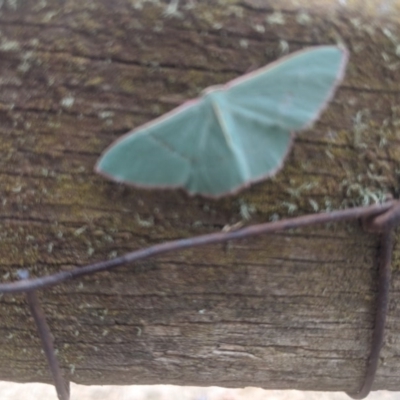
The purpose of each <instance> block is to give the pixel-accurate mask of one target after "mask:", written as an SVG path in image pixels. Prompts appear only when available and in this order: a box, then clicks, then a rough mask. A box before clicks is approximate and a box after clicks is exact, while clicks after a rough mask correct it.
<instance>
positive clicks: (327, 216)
mask: <svg viewBox="0 0 400 400" xmlns="http://www.w3.org/2000/svg"><path fill="white" fill-rule="evenodd" d="M394 204H396V202H394V201H389V202H387V203H384V204H374V205H371V206H367V207H355V208H349V209H346V210H338V211H332V212H325V213H319V214H310V215H304V216H302V217H296V218H288V219H284V220H281V221H275V222H268V223H265V224H258V225H252V226H249V227H247V228H243V229H240V230H237V231H231V232H218V233H210V234H206V235H200V236H195V237H192V238H188V239H180V240H172V241H170V242H165V243H160V244H156V245H154V246H150V247H147V248H145V249H140V250H136V251H133V252H130V253H127V254H124V255H122V256H120V257H116V258H113V259H112V260H106V261H101V262H98V263H95V264H90V265H86V266H84V267H76V268H74V269H72V270H71V271H63V272H58V273H56V274H53V275H47V276H43V277H41V278H34V279H25V280H23V281H17V282H12V283H3V284H0V293H18V292H26V291H29V290H37V289H43V288H45V287H50V286H54V285H57V284H60V283H61V282H64V281H67V280H70V279H74V278H78V277H80V276H83V275H88V274H93V273H95V272H100V271H106V270H110V269H112V268H115V267H119V266H121V265H125V264H128V263H132V262H134V261H139V260H144V259H146V258H149V257H154V256H157V255H159V254H164V253H169V252H172V251H178V250H183V249H186V248H189V247H198V246H204V245H206V244H215V243H222V242H227V241H229V240H237V239H244V238H247V237H250V236H257V235H261V234H267V233H273V232H279V231H283V230H286V229H294V228H301V227H303V226H309V225H316V224H324V223H327V222H338V221H348V220H352V219H357V218H368V217H373V216H378V215H379V214H382V213H384V212H385V211H388V210H389V209H390V208H391V207H393V205H394Z"/></svg>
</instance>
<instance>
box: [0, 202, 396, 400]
mask: <svg viewBox="0 0 400 400" xmlns="http://www.w3.org/2000/svg"><path fill="white" fill-rule="evenodd" d="M358 218H361V219H362V220H363V222H364V227H365V228H366V229H367V230H369V231H372V232H375V233H380V234H381V249H380V266H379V283H378V298H377V310H376V318H375V326H374V331H373V337H372V343H371V353H370V356H369V358H368V364H367V371H366V375H365V379H364V382H363V385H362V387H361V389H360V391H359V392H358V393H356V394H351V393H347V394H348V395H349V396H350V397H352V398H354V399H363V398H364V397H366V396H368V394H369V392H370V391H371V388H372V384H373V382H374V379H375V375H376V371H377V368H378V364H379V354H380V350H381V347H382V345H383V339H384V330H385V321H386V315H387V309H388V297H389V285H390V263H391V256H392V249H393V229H394V228H395V227H396V226H397V225H398V224H399V223H400V201H394V200H393V201H388V202H386V203H384V204H375V205H372V206H366V207H355V208H351V209H347V210H339V211H332V212H329V213H319V214H311V215H305V216H302V217H297V218H290V219H285V220H281V221H276V222H269V223H265V224H259V225H253V226H249V227H247V228H244V229H240V230H237V231H231V232H218V233H211V234H206V235H201V236H196V237H193V238H188V239H180V240H174V241H170V242H165V243H161V244H157V245H154V246H151V247H148V248H146V249H140V250H137V251H133V252H130V253H127V254H125V255H123V256H120V257H116V258H114V259H112V260H107V261H101V262H98V263H94V264H90V265H87V266H84V267H76V268H74V269H73V270H71V271H64V272H59V273H56V274H53V275H48V276H44V277H40V278H34V279H29V274H28V272H27V271H20V277H21V278H22V280H20V281H17V282H12V283H5V284H0V293H17V292H25V294H26V299H27V301H28V305H29V309H30V311H31V313H32V315H33V318H34V320H35V323H36V326H37V328H38V332H39V336H40V339H41V342H42V345H43V349H44V351H45V354H46V357H47V360H48V363H49V367H50V370H51V373H52V375H53V380H54V382H55V386H56V391H57V395H58V398H59V399H60V400H69V383H67V382H66V381H65V380H64V378H63V376H62V372H61V369H60V367H59V365H58V362H57V358H56V356H55V352H54V347H53V339H52V336H51V333H50V329H49V327H48V325H47V322H46V319H45V316H44V312H43V310H42V309H41V307H40V304H39V300H38V298H37V296H36V292H35V291H36V290H38V289H43V288H46V287H50V286H54V285H57V284H60V283H62V282H64V281H67V280H69V279H74V278H77V277H80V276H83V275H87V274H92V273H95V272H100V271H106V270H110V269H112V268H115V267H118V266H121V265H125V264H128V263H131V262H134V261H138V260H143V259H145V258H149V257H154V256H156V255H159V254H164V253H168V252H171V251H178V250H183V249H185V248H190V247H198V246H204V245H207V244H214V243H222V242H226V241H230V240H235V239H243V238H247V237H250V236H256V235H261V234H268V233H273V232H279V231H283V230H286V229H294V228H300V227H303V226H309V225H316V224H323V223H328V222H334V221H335V222H337V221H346V220H352V219H358Z"/></svg>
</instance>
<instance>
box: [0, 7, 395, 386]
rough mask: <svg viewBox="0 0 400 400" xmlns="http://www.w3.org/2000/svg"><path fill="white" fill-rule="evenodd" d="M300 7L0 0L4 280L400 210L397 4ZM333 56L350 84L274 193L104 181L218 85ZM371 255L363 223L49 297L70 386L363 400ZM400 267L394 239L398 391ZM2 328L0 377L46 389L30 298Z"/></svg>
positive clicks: (187, 259) (93, 282)
mask: <svg viewBox="0 0 400 400" xmlns="http://www.w3.org/2000/svg"><path fill="white" fill-rule="evenodd" d="M274 3H275V2H271V4H274ZM299 3H300V5H298V4H296V5H291V4H290V3H289V2H285V1H283V2H279V7H281V9H273V7H272V6H269V5H268V2H267V1H260V0H259V1H256V0H243V1H228V0H222V1H219V2H213V1H195V0H192V1H187V2H184V1H181V2H180V3H179V4H178V7H177V8H174V3H173V2H172V3H171V4H169V5H168V3H167V2H157V1H139V0H131V1H128V0H113V1H111V0H97V1H95V2H85V1H76V0H67V1H63V2H59V1H47V2H45V1H43V2H37V1H33V0H26V1H24V2H22V1H20V2H18V1H12V0H8V1H5V2H4V3H2V8H1V9H0V32H1V35H0V88H1V90H0V121H1V123H0V135H1V144H0V150H1V154H2V157H1V159H0V183H1V193H2V204H1V209H0V216H1V218H0V225H1V229H0V238H1V240H0V256H1V258H0V276H2V281H4V282H5V281H11V280H14V279H16V277H15V272H16V271H17V270H18V269H20V268H26V269H28V270H29V271H30V273H31V275H33V276H43V275H47V274H51V273H55V272H58V271H60V270H68V269H71V268H72V267H73V266H76V265H78V266H79V265H85V264H88V263H91V262H94V261H99V260H102V259H105V258H108V257H115V256H116V255H120V254H123V253H124V252H127V251H131V250H134V249H138V248H141V247H144V246H148V245H151V244H154V243H160V242H163V241H166V240H170V239H175V238H184V237H190V236H193V235H198V234H202V233H207V232H216V231H219V230H221V229H222V228H223V227H224V226H226V225H233V224H235V223H238V222H241V221H242V222H243V223H245V224H252V223H257V222H266V221H268V220H270V219H274V218H277V217H279V218H285V217H290V216H295V215H302V214H306V213H313V212H318V211H321V210H333V209H339V208H344V207H351V206H354V205H360V204H367V203H373V202H374V201H376V200H378V199H382V198H383V197H384V195H385V194H387V193H391V194H392V195H394V196H397V195H398V194H399V175H400V166H399V160H400V146H399V144H400V135H399V131H398V126H399V122H400V102H399V98H400V97H399V94H400V93H399V90H400V83H399V82H400V79H399V77H400V72H399V68H400V62H399V46H400V44H399V43H400V42H399V40H400V39H399V38H400V30H399V22H398V21H397V20H395V19H393V18H394V17H393V15H395V12H394V11H395V10H396V9H397V7H398V3H397V2H392V3H390V2H386V3H384V2H382V3H379V4H378V3H373V2H371V3H373V4H374V6H375V8H374V9H373V10H372V11H373V12H374V16H370V15H368V14H367V13H366V12H367V11H368V10H366V8H363V11H364V13H363V14H361V11H360V10H358V9H357V6H354V7H355V8H353V9H350V8H345V7H344V6H340V4H339V3H338V5H336V6H333V5H332V4H331V3H330V2H325V3H324V6H321V2H317V3H315V4H312V3H311V2H309V1H307V0H302V1H300V2H299ZM368 3H370V2H368ZM389 3H390V4H389ZM317 4H318V5H319V6H320V7H318V6H317ZM369 7H373V6H372V5H371V4H370V5H369ZM385 7H386V8H385ZM379 13H380V14H379ZM337 42H341V43H343V44H345V45H346V46H347V47H348V49H349V50H350V53H351V59H350V63H349V66H348V68H347V74H346V78H345V80H344V82H343V84H342V86H341V87H340V89H339V90H338V93H337V95H336V96H335V98H334V100H333V101H332V102H331V104H330V106H329V108H328V109H327V111H326V112H325V113H324V114H323V116H322V118H321V120H320V121H319V122H318V123H317V124H316V126H315V127H314V129H312V130H309V131H307V132H304V133H300V134H298V135H296V141H295V145H294V147H293V150H292V152H291V154H290V157H289V159H288V160H287V162H286V164H285V167H284V169H283V170H282V171H280V172H279V174H278V175H277V176H276V177H275V178H274V179H272V180H269V181H266V182H264V183H261V184H257V185H254V186H253V187H252V188H250V189H248V190H245V191H243V192H241V193H240V194H239V195H237V196H231V197H226V198H223V199H220V200H205V199H203V198H201V197H188V196H187V195H186V194H185V193H183V192H181V191H179V190H176V191H146V190H138V189H133V188H129V187H126V186H123V185H118V184H115V183H113V182H109V181H107V180H105V179H104V178H102V177H100V176H98V175H96V174H95V173H94V172H93V167H94V164H95V162H96V160H97V158H98V157H99V155H100V153H101V152H102V151H103V150H104V149H105V148H106V147H107V146H108V145H109V144H110V143H111V142H112V141H113V140H115V139H116V138H117V137H119V136H120V135H121V134H123V133H125V132H127V131H129V130H130V129H132V128H134V127H136V126H139V125H140V124H142V123H144V122H146V121H149V120H150V119H152V118H154V117H156V116H158V115H160V114H162V113H164V112H166V111H168V110H170V109H171V108H173V107H175V106H176V105H178V104H180V103H182V102H183V101H184V100H185V99H187V98H192V97H195V96H197V95H198V94H199V93H200V92H201V90H202V89H204V88H206V87H207V86H210V85H213V84H217V83H224V82H226V81H228V80H229V79H232V78H234V77H237V76H239V75H240V74H242V73H245V72H247V71H248V70H249V69H253V68H257V67H260V66H263V65H265V64H267V63H269V62H271V61H273V60H275V59H277V58H279V57H280V56H281V55H282V54H283V53H285V52H286V51H290V52H292V51H295V50H298V49H300V48H304V47H308V46H314V45H318V44H327V43H337ZM378 243H379V239H378V237H377V236H375V235H371V234H367V233H364V232H363V231H362V229H361V228H360V226H359V224H358V222H357V221H354V222H351V223H347V224H331V225H328V226H321V227H312V228H311V227H310V228H308V229H301V230H300V229H299V230H295V231H291V232H285V233H280V234H277V235H269V236H262V237H257V238H250V239H248V240H242V241H238V242H231V243H229V244H228V245H214V246H207V247H204V248H198V249H189V250H185V251H182V252H177V253H173V254H172V253H171V254H166V255H164V256H159V257H157V258H155V259H150V260H148V261H144V262H140V263H137V264H135V265H130V266H127V267H122V268H118V269H116V270H114V271H111V272H107V273H101V274H97V275H92V276H87V277H85V278H82V279H79V280H77V281H71V282H68V283H65V284H62V285H60V286H56V287H53V288H51V289H48V290H44V291H41V292H40V293H39V295H40V298H41V300H42V302H43V308H44V310H45V312H46V315H47V318H48V322H49V325H50V327H51V329H52V333H53V335H54V337H55V345H56V347H57V349H58V357H59V360H60V363H61V366H62V367H63V369H64V372H65V374H66V375H67V377H68V379H70V380H72V381H74V382H76V383H80V384H158V383H169V384H179V385H198V386H202V385H204V386H210V385H218V386H226V387H242V386H258V387H263V388H267V389H301V390H325V391H329V390H346V391H351V392H354V391H357V390H358V389H359V387H360V386H361V383H362V381H363V377H364V374H365V370H366V362H367V358H368V355H369V351H370V342H371V334H372V328H373V323H374V316H375V304H376V303H375V302H376V289H377V286H376V277H377V248H378ZM398 263H399V248H398V245H397V246H395V250H394V256H393V275H392V284H391V294H390V312H389V317H388V323H387V329H386V343H385V346H384V348H383V349H382V362H381V364H380V366H379V370H378V375H377V378H376V381H375V385H374V389H388V390H400V383H399V380H398V378H397V376H398V370H399V367H400V361H399V354H400V341H399V337H398V334H397V332H398V331H399V329H400V306H399V303H400V294H399V289H398V288H399V286H400V274H399V272H398V265H399V264H398ZM0 316H1V317H0V329H1V332H2V334H1V335H0V379H2V380H11V381H16V382H27V381H37V382H50V381H51V379H50V375H49V373H48V369H47V364H46V360H45V358H44V355H43V353H42V352H41V347H40V342H39V339H38V337H37V332H36V328H35V326H34V323H33V320H32V318H31V317H30V315H29V312H28V308H27V305H26V303H25V299H24V296H23V295H22V294H21V295H3V296H2V297H1V299H0Z"/></svg>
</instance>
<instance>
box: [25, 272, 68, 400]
mask: <svg viewBox="0 0 400 400" xmlns="http://www.w3.org/2000/svg"><path fill="white" fill-rule="evenodd" d="M19 274H20V276H21V277H22V278H24V277H25V276H26V277H28V276H29V275H28V271H26V270H24V271H19ZM25 295H26V300H27V302H28V306H29V310H30V312H31V314H32V316H33V319H34V321H35V324H36V327H37V330H38V334H39V337H40V341H41V342H42V346H43V350H44V353H45V355H46V357H47V362H48V363H49V368H50V372H51V374H52V376H53V380H54V386H55V387H56V392H57V396H58V398H59V400H69V383H67V382H66V381H65V380H64V377H63V374H62V371H61V369H60V366H59V364H58V361H57V357H56V354H55V351H54V346H53V336H52V334H51V332H50V328H49V325H48V324H47V321H46V317H45V315H44V312H43V309H42V307H41V306H40V302H39V299H38V297H37V295H36V291H34V290H31V291H27V292H25Z"/></svg>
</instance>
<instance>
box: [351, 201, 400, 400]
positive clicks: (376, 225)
mask: <svg viewBox="0 0 400 400" xmlns="http://www.w3.org/2000/svg"><path fill="white" fill-rule="evenodd" d="M399 219H400V203H397V204H395V205H394V206H393V207H392V208H391V209H390V210H389V211H387V212H386V213H384V214H381V215H379V216H377V217H375V218H374V219H372V220H369V221H366V226H365V228H366V230H369V231H371V232H380V233H381V243H380V251H379V278H378V297H377V300H376V313H375V325H374V330H373V333H372V342H371V353H370V355H369V358H368V362H367V371H366V373H365V378H364V382H363V384H362V386H361V389H360V390H359V392H358V393H347V395H348V396H350V397H351V398H353V399H363V398H365V397H367V396H368V395H369V393H370V392H371V389H372V385H373V383H374V380H375V376H376V371H377V369H378V365H379V355H380V351H381V348H382V346H383V341H384V333H385V324H386V316H387V312H388V306H389V287H390V275H391V267H390V265H391V262H392V252H393V229H394V228H395V226H396V225H397V224H398V223H399Z"/></svg>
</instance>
